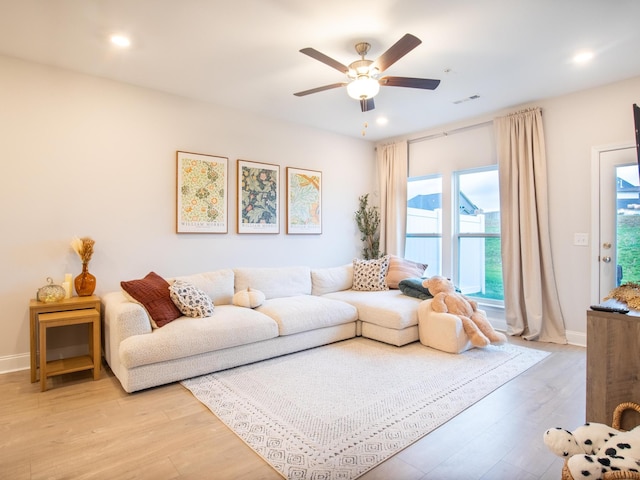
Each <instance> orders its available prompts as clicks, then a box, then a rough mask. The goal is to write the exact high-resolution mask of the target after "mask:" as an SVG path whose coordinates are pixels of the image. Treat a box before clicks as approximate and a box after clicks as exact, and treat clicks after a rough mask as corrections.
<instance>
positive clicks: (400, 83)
mask: <svg viewBox="0 0 640 480" xmlns="http://www.w3.org/2000/svg"><path fill="white" fill-rule="evenodd" d="M378 83H380V85H382V86H386V87H409V88H422V89H424V90H435V89H436V88H437V87H438V85H440V80H433V79H430V78H410V77H382V78H381V79H379V80H378Z"/></svg>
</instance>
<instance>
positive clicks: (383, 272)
mask: <svg viewBox="0 0 640 480" xmlns="http://www.w3.org/2000/svg"><path fill="white" fill-rule="evenodd" d="M388 269H389V255H385V256H384V257H382V258H376V259H375V260H360V259H355V260H354V261H353V286H352V287H351V288H352V290H357V291H361V292H377V291H380V290H389V287H388V286H387V282H386V280H385V277H386V276H387V270H388Z"/></svg>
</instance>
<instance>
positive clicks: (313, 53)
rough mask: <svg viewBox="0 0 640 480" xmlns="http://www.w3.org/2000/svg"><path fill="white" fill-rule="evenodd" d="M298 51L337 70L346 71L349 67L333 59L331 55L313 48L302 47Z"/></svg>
mask: <svg viewBox="0 0 640 480" xmlns="http://www.w3.org/2000/svg"><path fill="white" fill-rule="evenodd" d="M300 53H304V54H305V55H309V56H310V57H311V58H315V59H316V60H318V61H319V62H322V63H324V64H325V65H329V66H330V67H331V68H335V69H336V70H338V71H339V72H342V73H347V72H348V71H349V67H347V66H346V65H343V64H341V63H340V62H339V61H337V60H334V59H333V58H331V57H328V56H326V55H325V54H324V53H321V52H319V51H317V50H316V49H315V48H303V49H302V50H300Z"/></svg>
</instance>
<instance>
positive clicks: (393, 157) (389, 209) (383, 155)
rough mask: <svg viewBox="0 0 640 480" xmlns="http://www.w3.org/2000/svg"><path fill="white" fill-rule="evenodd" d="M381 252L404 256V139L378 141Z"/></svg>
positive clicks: (405, 213)
mask: <svg viewBox="0 0 640 480" xmlns="http://www.w3.org/2000/svg"><path fill="white" fill-rule="evenodd" d="M376 160H377V164H378V181H379V186H380V252H381V253H385V254H391V255H397V256H399V257H404V243H405V235H406V232H407V174H408V166H407V165H408V147H407V142H398V143H392V144H389V145H379V146H378V149H377V155H376Z"/></svg>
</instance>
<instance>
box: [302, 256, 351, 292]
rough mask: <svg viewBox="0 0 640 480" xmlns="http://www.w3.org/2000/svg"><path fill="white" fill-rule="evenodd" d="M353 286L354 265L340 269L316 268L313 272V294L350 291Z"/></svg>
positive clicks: (343, 266)
mask: <svg viewBox="0 0 640 480" xmlns="http://www.w3.org/2000/svg"><path fill="white" fill-rule="evenodd" d="M352 285H353V263H349V264H348V265H342V266H340V267H331V268H316V269H312V270H311V294H312V295H324V294H325V293H331V292H339V291H340V290H349V289H350V288H351V286H352Z"/></svg>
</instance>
